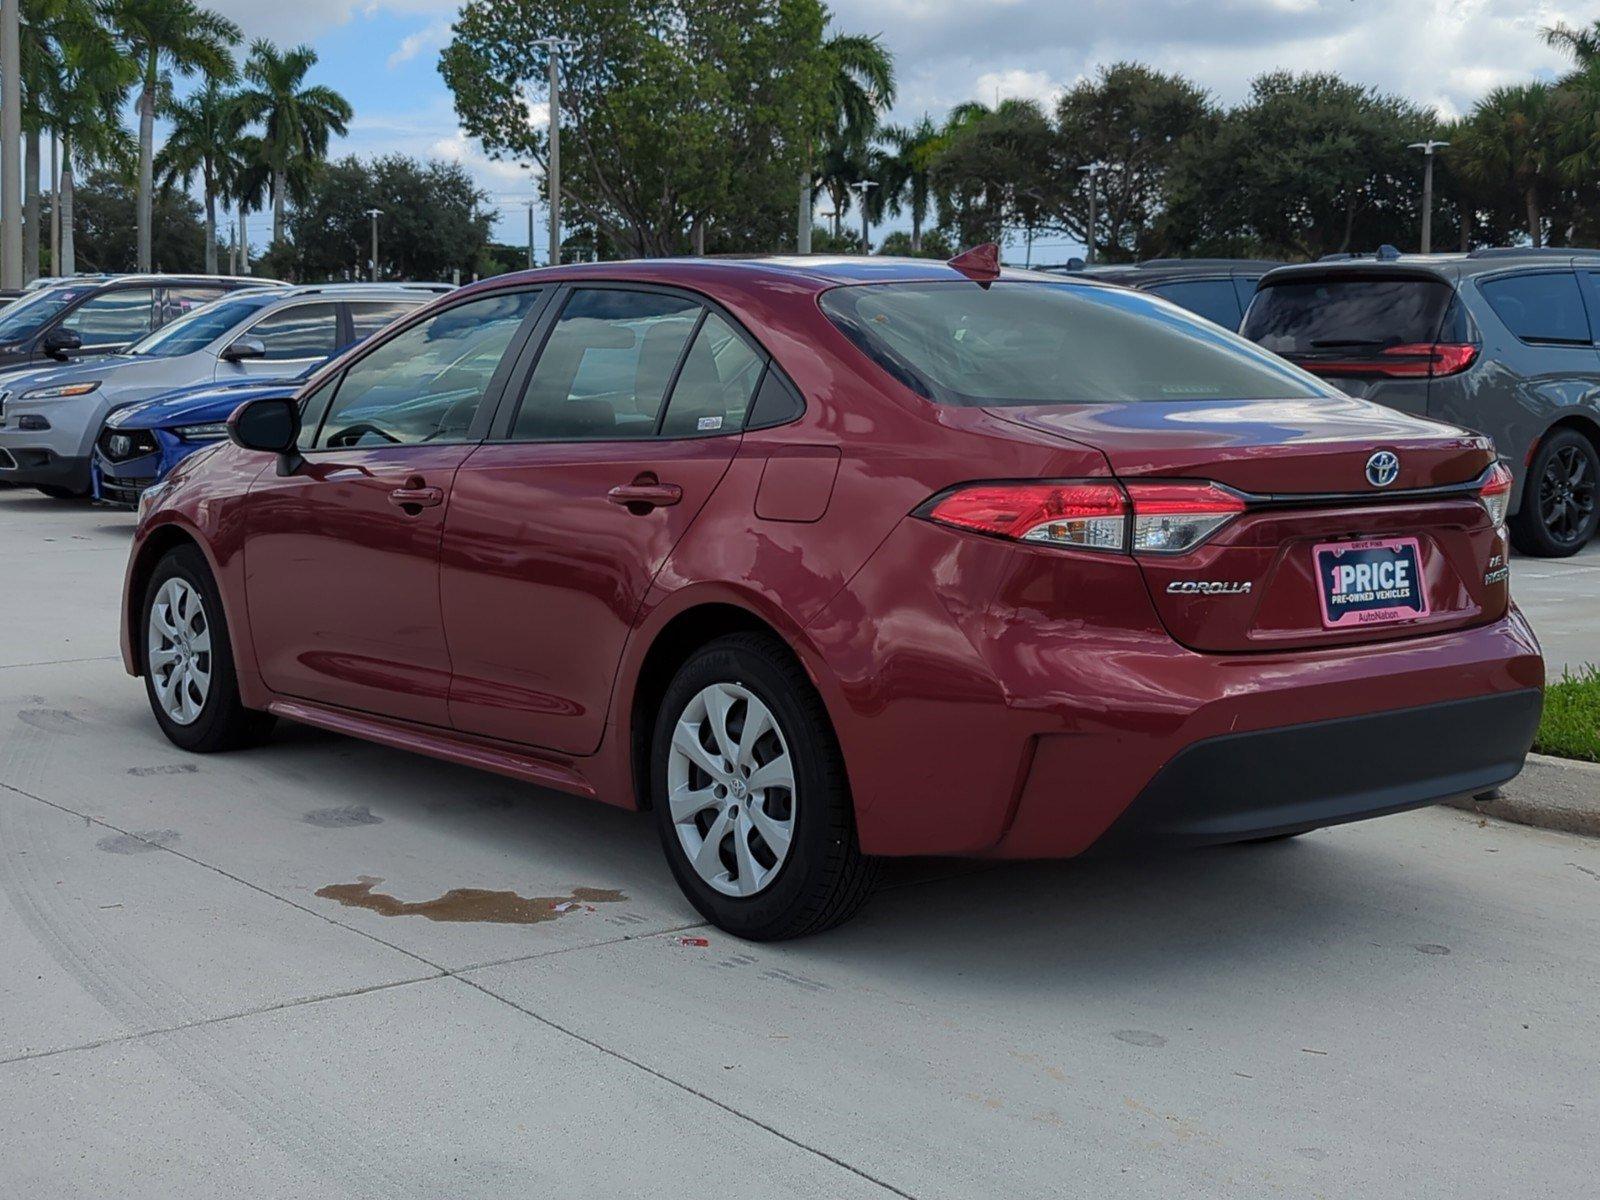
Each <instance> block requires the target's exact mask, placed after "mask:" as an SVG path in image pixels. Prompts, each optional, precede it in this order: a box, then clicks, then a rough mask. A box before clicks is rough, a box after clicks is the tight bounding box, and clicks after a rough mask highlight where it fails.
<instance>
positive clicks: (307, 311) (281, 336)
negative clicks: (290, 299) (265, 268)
mask: <svg viewBox="0 0 1600 1200" xmlns="http://www.w3.org/2000/svg"><path fill="white" fill-rule="evenodd" d="M243 336H245V337H253V338H259V339H261V344H262V345H263V346H265V347H266V348H267V358H268V359H285V358H327V357H328V355H330V354H332V353H333V352H334V350H335V349H336V348H337V346H338V343H339V313H338V310H337V309H336V308H334V306H333V305H332V304H291V305H290V306H289V307H288V308H284V309H280V310H278V311H277V312H272V313H268V314H267V315H266V316H264V317H262V318H261V320H259V321H257V322H256V323H255V324H254V325H252V326H250V328H249V329H247V330H245V331H244V335H243Z"/></svg>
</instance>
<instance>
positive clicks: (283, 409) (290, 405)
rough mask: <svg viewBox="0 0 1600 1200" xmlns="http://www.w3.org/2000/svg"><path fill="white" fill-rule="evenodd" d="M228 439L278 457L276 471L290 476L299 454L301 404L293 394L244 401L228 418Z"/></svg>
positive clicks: (250, 448)
mask: <svg viewBox="0 0 1600 1200" xmlns="http://www.w3.org/2000/svg"><path fill="white" fill-rule="evenodd" d="M228 440H229V441H231V442H232V443H233V444H234V445H235V446H243V447H244V448H245V449H246V450H264V451H266V452H267V453H268V454H276V455H277V456H278V474H279V475H293V474H294V473H295V471H297V470H299V468H300V464H301V463H302V462H304V461H305V460H304V459H302V458H301V457H300V404H299V402H298V401H296V400H294V399H293V398H292V397H288V396H269V397H267V398H266V399H264V400H247V401H246V402H245V403H243V404H241V405H240V406H239V407H238V408H236V409H234V410H233V415H232V416H230V417H229V418H228Z"/></svg>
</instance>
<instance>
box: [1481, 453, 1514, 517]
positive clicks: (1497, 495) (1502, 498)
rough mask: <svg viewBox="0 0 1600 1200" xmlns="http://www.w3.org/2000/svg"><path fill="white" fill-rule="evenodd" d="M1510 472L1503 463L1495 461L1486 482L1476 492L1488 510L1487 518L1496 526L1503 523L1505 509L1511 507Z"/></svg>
mask: <svg viewBox="0 0 1600 1200" xmlns="http://www.w3.org/2000/svg"><path fill="white" fill-rule="evenodd" d="M1511 483H1512V479H1511V472H1510V470H1509V469H1508V468H1507V467H1506V465H1505V463H1495V465H1494V470H1493V471H1491V472H1490V473H1489V479H1488V482H1487V483H1485V484H1484V485H1483V488H1482V489H1481V490H1480V491H1479V492H1478V497H1479V499H1481V500H1482V501H1483V507H1484V508H1486V509H1488V510H1489V520H1490V521H1492V522H1493V523H1494V525H1495V526H1496V527H1497V528H1498V527H1499V526H1501V525H1503V524H1505V520H1506V510H1507V509H1509V508H1510V507H1511Z"/></svg>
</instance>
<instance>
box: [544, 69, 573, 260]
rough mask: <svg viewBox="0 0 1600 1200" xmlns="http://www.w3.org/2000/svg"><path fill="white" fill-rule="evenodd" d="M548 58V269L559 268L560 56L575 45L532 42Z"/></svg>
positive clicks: (546, 172) (546, 173)
mask: <svg viewBox="0 0 1600 1200" xmlns="http://www.w3.org/2000/svg"><path fill="white" fill-rule="evenodd" d="M533 44H534V45H535V46H543V47H544V48H545V50H546V51H547V52H548V53H549V57H550V159H549V163H548V165H547V168H546V171H545V175H546V178H547V179H548V181H549V184H550V265H551V266H552V267H559V266H560V265H561V52H562V51H563V50H570V49H571V48H572V47H573V46H576V45H577V44H578V43H577V42H575V41H573V40H572V39H571V38H562V37H547V38H535V39H534V41H533Z"/></svg>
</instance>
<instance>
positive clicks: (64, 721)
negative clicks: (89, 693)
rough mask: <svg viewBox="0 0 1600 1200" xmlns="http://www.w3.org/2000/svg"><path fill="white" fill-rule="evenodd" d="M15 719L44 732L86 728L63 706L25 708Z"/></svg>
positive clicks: (78, 730)
mask: <svg viewBox="0 0 1600 1200" xmlns="http://www.w3.org/2000/svg"><path fill="white" fill-rule="evenodd" d="M17 720H19V721H21V722H22V723H23V724H24V725H31V726H33V727H34V728H35V729H38V730H42V731H43V732H45V733H83V732H84V730H85V729H86V728H87V726H85V725H84V723H83V722H82V721H80V720H79V719H78V718H77V717H75V716H73V715H72V714H71V713H69V712H68V711H67V710H66V709H64V708H25V709H23V710H22V711H21V712H19V713H18V714H17Z"/></svg>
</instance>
